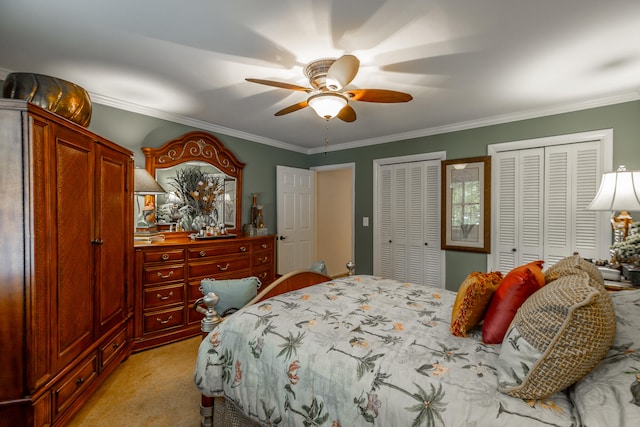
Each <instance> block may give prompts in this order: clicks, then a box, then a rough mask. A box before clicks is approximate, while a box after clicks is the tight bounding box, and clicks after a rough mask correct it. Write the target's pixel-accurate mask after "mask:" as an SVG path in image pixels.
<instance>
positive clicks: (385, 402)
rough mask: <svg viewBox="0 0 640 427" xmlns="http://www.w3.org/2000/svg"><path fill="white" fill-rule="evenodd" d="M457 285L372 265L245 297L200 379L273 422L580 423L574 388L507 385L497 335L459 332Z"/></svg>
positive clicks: (210, 343) (216, 338)
mask: <svg viewBox="0 0 640 427" xmlns="http://www.w3.org/2000/svg"><path fill="white" fill-rule="evenodd" d="M454 300H455V293H454V292H451V291H446V290H443V289H439V288H435V287H428V286H420V285H412V284H408V283H400V282H397V281H393V280H386V279H380V278H376V277H372V276H354V277H345V278H342V279H337V280H333V281H330V282H326V283H323V284H319V285H316V286H313V287H309V288H306V289H303V290H299V291H295V292H291V293H288V294H284V295H280V296H277V297H274V298H271V299H269V300H266V301H263V302H261V303H258V304H256V305H253V306H251V307H246V308H244V309H242V310H240V311H239V312H237V313H236V314H234V315H233V316H231V317H230V318H228V319H227V320H226V321H225V322H223V323H222V324H221V325H219V326H218V327H217V328H216V329H215V330H213V331H212V332H211V333H210V334H209V335H208V337H207V338H206V339H205V340H204V341H203V342H202V344H201V346H200V349H199V355H198V360H197V366H196V373H195V382H196V385H197V386H198V388H199V389H200V390H201V392H202V393H203V394H205V395H208V396H223V395H224V396H225V397H226V398H228V399H230V400H232V401H233V402H234V403H235V404H236V405H237V406H238V407H240V408H241V409H242V410H243V411H244V412H245V413H246V414H248V415H249V416H250V417H252V418H253V419H255V420H257V421H259V422H260V423H262V424H263V425H279V426H322V425H325V426H333V427H337V426H343V427H347V426H348V427H351V426H371V425H377V426H383V427H389V426H394V427H395V426H469V427H471V426H475V427H480V426H487V427H489V426H491V427H496V426H518V427H526V426H541V425H546V426H557V427H565V426H567V427H568V426H577V425H579V423H580V421H579V417H578V416H577V413H576V411H575V409H574V406H573V404H572V402H571V401H570V400H569V397H568V394H567V393H556V394H554V395H552V396H550V397H549V398H547V399H544V400H538V401H523V400H520V399H516V398H513V397H510V396H507V395H504V394H502V393H499V392H498V391H497V379H496V364H497V361H498V355H499V351H500V347H499V346H492V345H485V344H483V343H482V340H481V336H480V333H479V332H476V333H475V335H474V334H473V333H472V334H471V336H469V337H467V338H458V337H455V336H453V335H452V334H451V333H450V331H449V323H450V319H451V309H452V306H453V302H454Z"/></svg>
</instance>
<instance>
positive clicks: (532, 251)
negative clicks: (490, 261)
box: [493, 148, 544, 274]
mask: <svg viewBox="0 0 640 427" xmlns="http://www.w3.org/2000/svg"><path fill="white" fill-rule="evenodd" d="M493 167H494V168H495V169H496V170H495V177H496V186H495V191H496V194H495V195H494V197H495V199H496V203H494V210H495V213H494V214H495V216H496V218H497V224H496V227H495V229H496V231H495V238H496V240H497V245H496V248H497V252H498V253H497V256H496V257H495V260H496V262H497V265H495V266H494V268H493V270H497V271H501V272H503V273H505V274H506V273H507V272H509V270H511V269H512V268H514V267H517V266H518V265H521V264H524V263H526V262H530V261H536V260H538V259H542V256H543V249H544V245H543V234H544V232H543V231H544V230H543V174H544V149H543V148H536V149H530V150H521V151H506V152H501V153H497V154H496V155H495V161H494V163H493Z"/></svg>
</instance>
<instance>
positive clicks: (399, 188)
mask: <svg viewBox="0 0 640 427" xmlns="http://www.w3.org/2000/svg"><path fill="white" fill-rule="evenodd" d="M376 205H377V206H376V222H377V225H376V227H377V228H376V235H377V236H378V238H377V239H376V240H377V242H376V243H377V259H376V263H375V266H374V267H375V268H374V270H375V274H376V275H380V276H383V277H387V278H392V279H396V280H400V281H409V282H412V283H418V284H423V283H426V284H431V285H434V286H443V283H442V281H443V277H444V274H443V265H444V263H443V260H442V251H441V250H440V161H439V160H430V161H422V162H409V163H399V164H389V165H383V166H380V169H379V172H378V183H377V200H376Z"/></svg>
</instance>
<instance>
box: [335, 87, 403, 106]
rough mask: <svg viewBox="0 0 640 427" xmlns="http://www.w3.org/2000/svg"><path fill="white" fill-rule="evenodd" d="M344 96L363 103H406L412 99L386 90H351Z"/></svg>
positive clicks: (401, 93) (400, 93)
mask: <svg viewBox="0 0 640 427" xmlns="http://www.w3.org/2000/svg"><path fill="white" fill-rule="evenodd" d="M345 94H346V95H348V96H349V97H350V99H351V100H353V101H364V102H389V103H391V102H408V101H411V100H412V99H413V96H411V95H409V94H408V93H404V92H396V91H395V90H386V89H353V90H349V91H346V92H345Z"/></svg>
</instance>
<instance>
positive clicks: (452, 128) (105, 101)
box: [0, 68, 640, 155]
mask: <svg viewBox="0 0 640 427" xmlns="http://www.w3.org/2000/svg"><path fill="white" fill-rule="evenodd" d="M11 72H12V71H10V70H7V69H4V68H0V79H2V80H4V79H5V78H6V77H7V74H9V73H11ZM89 95H90V97H91V101H92V102H95V103H97V104H101V105H105V106H108V107H113V108H117V109H120V110H125V111H129V112H132V113H138V114H143V115H145V116H150V117H155V118H158V119H162V120H168V121H171V122H175V123H179V124H183V125H186V126H192V127H195V128H198V129H202V130H208V131H211V132H216V133H221V134H224V135H228V136H233V137H236V138H241V139H245V140H248V141H252V142H256V143H258V144H264V145H269V146H271V147H275V148H281V149H283V150H288V151H293V152H297V153H302V154H307V155H311V154H319V153H325V152H329V151H341V150H349V149H353V148H361V147H366V146H370V145H378V144H386V143H388V142H397V141H404V140H408V139H415V138H422V137H425V136H432V135H439V134H443V133H449V132H456V131H462V130H469V129H475V128H480V127H485V126H492V125H499V124H504V123H511V122H516V121H521V120H528V119H535V118H539V117H545V116H552V115H556V114H564V113H571V112H574V111H580V110H587V109H590V108H597V107H604V106H607V105H614V104H620V103H623V102H630V101H637V100H639V99H640V90H636V91H634V92H630V93H625V94H621V95H616V96H610V97H605V98H598V99H593V100H589V101H584V102H578V103H569V104H563V105H555V106H553V107H549V108H540V109H532V110H528V111H521V112H516V113H511V114H504V115H499V116H494V117H488V118H484V119H479V120H471V121H467V122H460V123H452V124H449V125H444V126H436V127H432V128H426V129H419V130H416V131H411V132H403V133H398V134H394V135H386V136H381V137H377V138H370V139H363V140H359V141H351V142H345V143H342V144H333V145H331V144H329V146H326V147H325V146H322V147H316V148H308V149H307V148H303V147H299V146H297V145H293V144H288V143H286V142H282V141H277V140H275V139H270V138H265V137H262V136H260V135H254V134H251V133H247V132H242V131H238V130H236V129H231V128H227V127H224V126H219V125H216V124H214V123H210V122H205V121H202V120H196V119H192V118H190V117H186V116H182V115H178V114H173V113H167V112H165V111H160V110H157V109H154V108H149V107H145V106H142V105H138V104H133V103H130V102H127V101H123V100H120V99H115V98H111V97H108V96H105V95H101V94H97V93H93V92H89Z"/></svg>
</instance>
